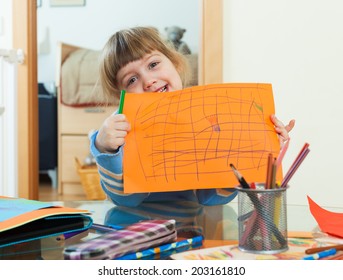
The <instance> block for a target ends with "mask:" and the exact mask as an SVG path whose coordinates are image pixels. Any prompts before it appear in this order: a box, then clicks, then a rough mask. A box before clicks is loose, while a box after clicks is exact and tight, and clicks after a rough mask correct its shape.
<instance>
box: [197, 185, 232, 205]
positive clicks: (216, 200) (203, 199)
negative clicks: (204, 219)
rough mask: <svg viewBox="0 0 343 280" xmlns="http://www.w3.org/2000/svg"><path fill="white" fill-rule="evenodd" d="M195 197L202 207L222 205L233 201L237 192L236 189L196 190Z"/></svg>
mask: <svg viewBox="0 0 343 280" xmlns="http://www.w3.org/2000/svg"><path fill="white" fill-rule="evenodd" d="M195 195H196V196H197V198H198V201H199V203H200V204H202V205H220V204H226V203H229V202H230V201H231V200H233V199H234V198H235V197H236V195H237V191H236V189H234V188H225V189H203V190H196V192H195Z"/></svg>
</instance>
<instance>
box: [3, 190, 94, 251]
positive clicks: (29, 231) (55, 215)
mask: <svg viewBox="0 0 343 280" xmlns="http://www.w3.org/2000/svg"><path fill="white" fill-rule="evenodd" d="M88 214H90V212H89V211H88V210H80V209H75V208H68V207H63V206H56V205H53V204H52V203H49V202H41V201H37V200H28V199H23V198H13V197H4V196H0V247H4V246H9V245H13V244H16V243H21V242H26V241H31V240H35V239H39V238H43V237H48V236H53V235H60V234H64V233H68V232H73V231H80V230H86V229H88V228H90V227H91V225H92V223H93V220H92V218H91V217H90V216H89V215H88Z"/></svg>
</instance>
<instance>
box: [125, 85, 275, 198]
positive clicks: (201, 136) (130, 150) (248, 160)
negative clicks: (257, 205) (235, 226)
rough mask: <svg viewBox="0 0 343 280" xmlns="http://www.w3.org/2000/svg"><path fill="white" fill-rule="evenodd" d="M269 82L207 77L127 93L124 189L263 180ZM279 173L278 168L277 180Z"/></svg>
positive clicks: (269, 133) (271, 135)
mask: <svg viewBox="0 0 343 280" xmlns="http://www.w3.org/2000/svg"><path fill="white" fill-rule="evenodd" d="M274 112H275V109H274V99H273V92H272V86H271V85H270V84H253V83H244V84H238V83H237V84H214V85H207V86H194V87H190V88H186V89H183V90H180V91H175V92H167V93H141V94H137V93H126V95H125V103H124V109H123V114H125V115H126V117H127V118H128V120H129V122H130V123H131V131H130V132H129V133H128V135H127V136H126V144H125V146H124V167H123V175H124V192H125V193H140V192H162V191H179V190H189V189H208V188H225V187H234V186H236V185H238V182H237V179H236V178H235V176H234V174H233V172H232V170H231V168H230V164H231V163H232V164H234V165H235V167H236V168H237V169H238V170H239V171H240V172H241V174H242V175H243V176H244V177H245V179H246V180H247V181H248V182H252V181H254V182H265V179H266V167H267V160H268V154H269V153H270V152H272V153H273V155H274V156H277V155H278V153H279V150H280V143H279V140H278V137H277V134H276V132H275V130H274V126H273V123H272V122H271V121H270V115H271V114H274ZM281 179H282V168H280V169H279V172H278V174H277V180H281Z"/></svg>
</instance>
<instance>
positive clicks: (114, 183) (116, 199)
mask: <svg viewBox="0 0 343 280" xmlns="http://www.w3.org/2000/svg"><path fill="white" fill-rule="evenodd" d="M97 134H98V131H96V132H95V133H94V134H93V135H92V136H91V137H90V150H91V153H92V155H93V156H94V158H95V160H96V162H97V166H98V171H99V174H100V182H101V187H102V189H103V190H104V192H105V193H106V194H107V196H108V197H109V198H110V199H111V200H112V201H113V203H114V204H116V205H121V206H128V207H134V206H137V205H139V204H141V203H142V202H143V200H145V198H147V197H148V196H149V193H137V194H125V193H124V187H123V152H122V148H119V150H118V152H116V153H100V151H99V150H98V149H97V148H96V147H95V139H96V137H97Z"/></svg>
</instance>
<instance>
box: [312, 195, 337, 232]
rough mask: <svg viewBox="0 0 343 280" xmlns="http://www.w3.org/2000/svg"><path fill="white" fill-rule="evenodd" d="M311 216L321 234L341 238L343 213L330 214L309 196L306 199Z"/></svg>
mask: <svg viewBox="0 0 343 280" xmlns="http://www.w3.org/2000/svg"><path fill="white" fill-rule="evenodd" d="M307 200H308V203H309V206H310V211H311V214H312V216H313V217H314V218H315V219H316V221H317V223H318V226H319V228H320V230H321V231H322V232H326V233H328V234H330V235H333V236H337V237H340V238H343V213H335V212H330V211H328V210H325V209H323V208H321V207H320V206H319V205H318V204H316V203H315V202H314V201H313V200H312V199H311V198H310V197H309V196H308V197H307Z"/></svg>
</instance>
